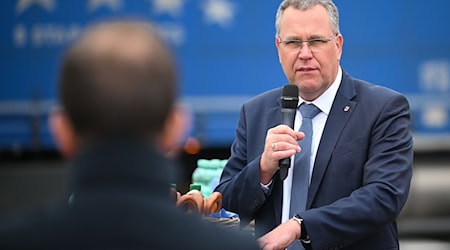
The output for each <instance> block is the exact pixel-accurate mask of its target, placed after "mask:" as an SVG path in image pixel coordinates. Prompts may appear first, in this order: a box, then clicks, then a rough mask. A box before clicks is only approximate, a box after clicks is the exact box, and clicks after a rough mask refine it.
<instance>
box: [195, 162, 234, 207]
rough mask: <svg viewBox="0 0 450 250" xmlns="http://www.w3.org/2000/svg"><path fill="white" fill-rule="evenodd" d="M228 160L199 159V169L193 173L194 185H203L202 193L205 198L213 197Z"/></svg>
mask: <svg viewBox="0 0 450 250" xmlns="http://www.w3.org/2000/svg"><path fill="white" fill-rule="evenodd" d="M226 162H227V160H219V159H211V160H207V159H199V160H198V161H197V168H196V169H195V170H194V172H193V173H192V183H193V184H198V185H201V192H202V194H203V196H204V197H205V198H208V197H209V196H211V194H212V192H213V191H214V188H215V187H216V186H217V184H218V183H219V180H220V175H221V174H222V171H223V168H224V166H225V164H226Z"/></svg>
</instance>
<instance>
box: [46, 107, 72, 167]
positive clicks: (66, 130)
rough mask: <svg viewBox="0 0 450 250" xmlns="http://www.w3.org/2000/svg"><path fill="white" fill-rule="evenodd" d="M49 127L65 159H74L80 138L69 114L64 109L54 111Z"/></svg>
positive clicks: (51, 114)
mask: <svg viewBox="0 0 450 250" xmlns="http://www.w3.org/2000/svg"><path fill="white" fill-rule="evenodd" d="M49 126H50V131H51V132H52V135H53V139H54V140H55V143H56V145H57V147H58V149H59V151H60V153H61V154H62V155H63V156H64V157H65V158H72V157H73V156H74V155H75V153H76V151H77V148H78V138H77V136H76V134H75V131H74V129H73V126H72V124H71V123H70V120H69V118H68V116H67V114H66V113H65V112H64V111H63V110H62V109H55V110H52V111H51V113H50V117H49Z"/></svg>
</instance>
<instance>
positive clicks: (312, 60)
mask: <svg viewBox="0 0 450 250" xmlns="http://www.w3.org/2000/svg"><path fill="white" fill-rule="evenodd" d="M310 39H317V40H315V41H314V42H311V43H310V44H309V45H308V43H306V42H303V43H299V42H289V41H292V40H296V41H298V40H303V41H305V40H310ZM275 43H276V46H277V49H278V56H279V59H280V63H281V66H282V68H283V71H284V73H285V75H286V77H287V79H288V81H289V82H290V83H293V84H295V85H297V86H298V87H299V90H300V96H301V97H302V98H303V99H305V100H307V101H312V100H314V99H316V98H317V97H319V96H320V95H321V94H322V93H323V92H325V91H326V90H327V89H328V87H329V86H330V85H331V84H332V83H333V81H334V80H335V78H336V75H337V71H338V66H339V60H340V58H341V54H342V44H343V38H342V35H340V34H338V35H336V34H334V33H333V31H332V28H331V24H330V20H329V18H328V14H327V11H326V9H325V8H324V7H323V6H322V5H316V6H314V7H312V8H310V9H308V10H305V11H303V10H298V9H295V8H293V7H288V8H287V9H286V10H285V11H284V14H283V15H282V16H281V19H280V34H279V36H278V37H277V38H276V41H275Z"/></svg>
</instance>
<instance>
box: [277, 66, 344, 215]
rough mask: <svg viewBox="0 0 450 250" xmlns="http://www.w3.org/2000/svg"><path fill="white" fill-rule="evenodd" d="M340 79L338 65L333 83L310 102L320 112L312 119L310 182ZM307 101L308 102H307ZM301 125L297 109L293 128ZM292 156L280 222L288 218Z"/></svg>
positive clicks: (285, 184) (292, 167)
mask: <svg viewBox="0 0 450 250" xmlns="http://www.w3.org/2000/svg"><path fill="white" fill-rule="evenodd" d="M341 81H342V69H341V67H339V69H338V73H337V76H336V79H335V80H334V82H333V84H331V86H330V87H329V88H328V89H327V90H326V91H325V92H324V93H323V94H322V95H320V96H319V97H318V98H317V99H316V100H314V101H313V102H312V103H313V104H314V105H316V107H318V108H319V109H320V111H321V112H320V113H319V114H317V116H316V117H314V118H313V119H312V126H313V131H314V133H313V137H312V143H311V158H310V159H311V162H310V166H309V182H310V183H311V177H312V172H313V168H314V161H315V159H316V154H317V149H318V148H319V143H320V138H321V137H322V133H323V129H324V127H325V123H326V121H327V118H328V114H329V113H330V110H331V106H332V105H333V102H334V98H335V97H336V93H337V91H338V89H339V86H340V85H341ZM303 102H305V101H304V100H303V99H301V97H299V103H298V104H299V106H300V105H301V104H302V103H303ZM307 103H308V102H307ZM301 125H302V114H301V113H300V111H299V110H298V109H297V113H296V115H295V122H294V129H295V130H296V131H298V130H299V129H300V127H301ZM294 157H295V155H293V156H292V157H291V167H290V168H289V171H288V176H287V177H286V179H285V180H284V182H283V206H282V214H281V222H282V223H283V222H285V221H287V220H288V219H290V218H289V207H290V203H291V189H292V174H293V169H294Z"/></svg>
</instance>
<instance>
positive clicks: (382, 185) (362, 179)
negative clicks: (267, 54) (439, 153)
mask: <svg viewBox="0 0 450 250" xmlns="http://www.w3.org/2000/svg"><path fill="white" fill-rule="evenodd" d="M343 42H344V41H343V36H342V34H341V33H340V31H339V16H338V10H337V8H336V6H335V4H334V3H333V2H332V1H331V0H284V1H283V2H282V3H281V5H280V6H279V9H278V12H277V15H276V38H275V45H276V47H277V49H278V56H279V61H280V63H281V66H282V68H283V71H284V73H285V75H286V78H287V80H288V81H289V83H290V84H294V85H296V86H298V88H299V102H298V110H297V111H296V117H295V123H294V129H291V128H290V127H288V126H286V125H280V122H281V110H280V106H281V104H280V97H281V96H282V88H277V89H274V90H270V91H268V92H265V93H263V94H261V95H258V96H256V97H255V98H253V99H252V100H249V101H248V102H246V103H245V104H244V105H243V106H242V109H241V114H240V119H239V123H238V127H237V130H236V139H235V141H234V143H233V144H232V146H231V157H230V158H229V161H228V163H227V165H226V167H225V169H224V171H223V173H222V176H221V182H220V184H219V185H218V186H217V188H216V191H220V192H221V193H222V195H223V207H224V208H225V209H227V210H230V211H233V212H236V213H238V214H239V215H240V218H241V222H242V223H247V222H249V221H251V220H255V228H256V232H255V234H256V236H257V237H259V239H258V241H259V244H260V246H261V247H262V248H263V249H285V248H288V249H302V247H304V248H306V249H355V250H361V249H398V248H399V242H398V233H397V226H396V218H397V216H398V215H399V213H400V211H401V210H402V208H403V206H404V204H405V201H406V200H407V196H408V193H409V188H410V181H411V177H412V163H413V140H412V134H411V120H410V109H409V104H408V102H407V100H406V98H405V97H404V96H403V95H401V94H399V93H397V92H395V91H393V90H390V89H388V88H385V87H381V86H377V85H374V84H371V83H367V82H364V81H362V80H358V79H355V78H353V77H351V76H350V75H349V74H348V73H347V72H345V71H344V70H343V69H342V68H341V66H340V59H341V56H342V46H343ZM304 105H305V106H308V107H313V108H314V109H316V110H317V115H315V116H314V117H313V118H311V123H312V137H311V138H312V139H311V141H312V142H311V143H310V146H309V147H307V148H300V146H299V145H298V142H299V143H301V141H302V140H303V139H304V138H306V136H308V135H307V134H305V133H303V131H302V130H301V131H300V132H299V128H300V127H302V123H303V119H304V118H305V117H303V115H302V113H301V110H302V106H304ZM294 109H295V107H294ZM305 116H306V115H305ZM310 134H311V133H310ZM309 136H311V135H309ZM309 148H310V150H309ZM304 151H310V153H309V154H308V155H307V157H309V160H308V161H305V163H304V164H302V165H296V164H295V163H296V158H299V159H300V158H302V157H303V156H302V152H304ZM286 157H291V159H292V160H291V167H290V168H289V170H288V176H287V178H286V179H285V180H282V179H281V178H280V177H279V161H280V160H281V159H283V158H286ZM302 168H306V172H307V173H306V174H304V175H303V176H306V180H305V181H303V182H295V184H294V181H293V180H294V179H296V178H300V177H302V176H300V175H298V174H296V173H295V171H297V170H300V169H302ZM305 183H306V188H305V189H306V192H305V194H304V195H303V196H304V200H305V202H304V203H303V204H300V203H299V202H293V200H294V199H299V197H300V195H294V194H295V192H297V191H298V189H299V186H301V185H303V184H305Z"/></svg>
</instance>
